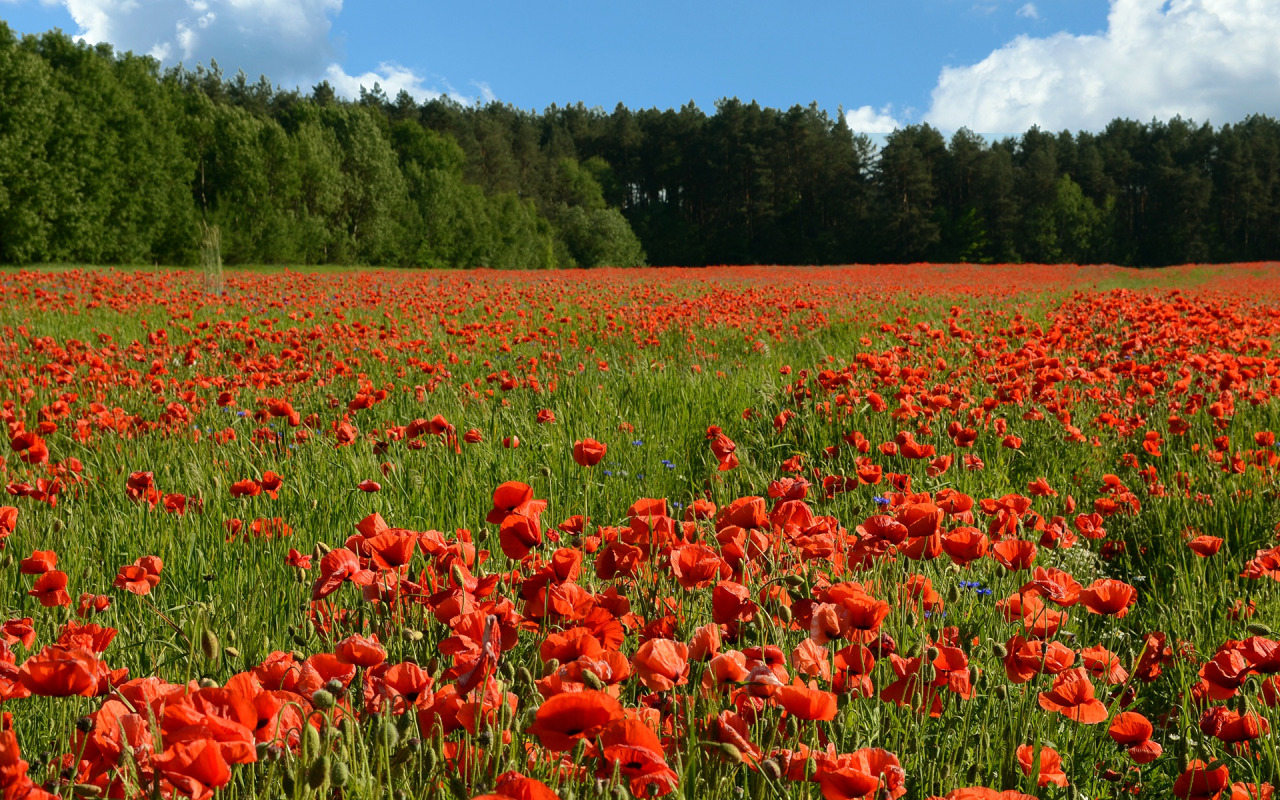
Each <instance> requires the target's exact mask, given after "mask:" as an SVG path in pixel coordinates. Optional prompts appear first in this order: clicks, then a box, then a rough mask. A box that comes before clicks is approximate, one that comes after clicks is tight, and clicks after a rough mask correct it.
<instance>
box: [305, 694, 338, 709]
mask: <svg viewBox="0 0 1280 800" xmlns="http://www.w3.org/2000/svg"><path fill="white" fill-rule="evenodd" d="M334 702H335V700H334V697H333V695H332V694H330V693H329V692H328V691H326V690H324V689H316V690H315V691H314V692H313V693H312V694H311V704H312V705H313V706H315V707H316V708H318V709H320V710H321V711H328V710H329V709H331V708H333V704H334Z"/></svg>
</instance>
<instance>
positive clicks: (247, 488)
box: [231, 478, 262, 497]
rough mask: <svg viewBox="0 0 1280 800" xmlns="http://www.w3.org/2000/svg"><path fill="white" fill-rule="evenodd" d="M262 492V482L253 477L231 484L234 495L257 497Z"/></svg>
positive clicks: (232, 494)
mask: <svg viewBox="0 0 1280 800" xmlns="http://www.w3.org/2000/svg"><path fill="white" fill-rule="evenodd" d="M260 494H262V484H261V483H258V482H257V481H255V480H254V479H253V478H245V479H243V480H239V481H236V482H235V483H233V484H231V496H232V497H257V496H258V495H260Z"/></svg>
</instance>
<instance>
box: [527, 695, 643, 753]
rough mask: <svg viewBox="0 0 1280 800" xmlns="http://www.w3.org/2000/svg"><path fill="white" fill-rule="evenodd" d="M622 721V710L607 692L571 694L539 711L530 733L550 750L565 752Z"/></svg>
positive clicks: (554, 699)
mask: <svg viewBox="0 0 1280 800" xmlns="http://www.w3.org/2000/svg"><path fill="white" fill-rule="evenodd" d="M622 717H623V713H622V706H621V705H619V704H618V701H617V700H614V699H613V698H612V697H610V696H609V695H607V694H605V693H604V692H597V691H593V690H590V689H588V690H584V691H581V692H568V693H565V694H558V695H556V696H554V697H552V698H550V699H548V700H547V701H546V702H545V703H543V704H542V705H541V706H539V707H538V713H537V714H536V715H535V716H534V721H533V725H531V726H530V727H529V733H531V734H533V735H534V736H536V737H538V741H539V742H541V743H542V746H543V747H545V748H547V749H548V750H552V751H555V752H563V751H565V750H570V749H572V748H573V745H574V743H575V742H577V741H578V740H579V739H593V738H595V736H596V735H597V734H598V733H600V731H602V730H603V729H604V728H605V726H606V725H608V724H609V723H610V722H613V721H614V720H617V719H622Z"/></svg>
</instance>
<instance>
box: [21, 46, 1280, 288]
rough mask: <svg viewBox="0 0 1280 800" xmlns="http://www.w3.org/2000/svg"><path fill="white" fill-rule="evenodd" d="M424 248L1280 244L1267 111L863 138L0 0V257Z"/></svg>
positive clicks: (476, 259)
mask: <svg viewBox="0 0 1280 800" xmlns="http://www.w3.org/2000/svg"><path fill="white" fill-rule="evenodd" d="M210 231H216V232H217V234H218V239H217V241H218V244H219V251H220V255H221V258H222V260H223V261H224V262H225V263H227V264H376V265H386V266H403V267H431V268H470V267H481V266H483V267H491V268H520V269H541V268H554V267H596V266H639V265H642V264H646V263H647V264H654V265H672V266H705V265H716V264H798V265H806V264H845V263H894V262H920V261H932V262H944V263H954V262H975V263H997V262H1035V263H1111V264H1118V265H1135V266H1160V265H1167V264H1178V263H1187V262H1208V261H1215V262H1221V261H1262V260H1269V259H1276V258H1280V122H1278V121H1277V120H1276V119H1274V118H1271V117H1268V116H1264V115H1254V116H1250V117H1248V118H1247V119H1244V120H1243V121H1240V122H1238V123H1230V124H1222V125H1221V126H1219V127H1215V126H1214V125H1212V124H1210V123H1208V122H1203V123H1195V122H1192V121H1190V120H1185V119H1182V118H1174V119H1172V120H1167V121H1161V120H1152V121H1150V122H1140V121H1135V120H1127V119H1117V120H1114V121H1112V122H1111V123H1110V124H1109V125H1108V126H1107V127H1106V128H1105V129H1104V130H1102V131H1098V132H1077V133H1074V134H1073V133H1071V132H1069V131H1062V132H1058V133H1053V132H1049V131H1044V130H1040V129H1038V128H1032V129H1031V130H1028V131H1026V132H1025V133H1023V134H1022V135H1021V136H1017V137H1015V136H1007V137H1003V138H998V139H992V138H990V137H984V136H980V135H978V134H975V133H973V132H971V131H968V130H965V129H961V130H960V131H958V132H956V133H954V134H953V135H951V136H950V137H947V136H945V135H944V134H943V133H942V132H940V131H938V130H937V129H935V128H933V127H931V126H929V125H927V124H918V125H910V126H908V127H905V128H902V129H899V130H898V131H896V132H894V133H892V134H890V135H888V136H887V137H884V138H883V141H881V142H879V143H874V142H873V141H872V139H871V138H870V137H868V136H866V135H863V134H859V133H856V132H854V131H852V130H850V129H849V127H848V125H847V124H846V123H845V120H844V115H843V113H837V114H835V115H834V116H832V115H830V114H828V113H827V112H826V111H824V110H822V109H819V108H818V107H817V106H816V104H811V105H809V106H803V105H796V106H793V107H792V108H790V109H787V110H781V109H773V108H766V107H761V106H759V105H758V104H756V103H754V102H751V103H747V102H742V101H740V100H738V99H724V100H721V101H720V102H718V103H717V104H716V106H715V109H714V113H711V114H707V113H705V112H704V111H703V110H701V109H699V108H698V107H697V106H696V105H695V104H694V103H692V102H690V103H688V104H686V105H685V106H683V107H681V108H680V109H678V110H677V109H667V110H658V109H638V110H632V109H628V108H626V107H625V106H623V105H621V104H619V105H618V106H617V107H616V108H614V109H613V110H612V111H605V110H603V109H599V108H588V107H585V106H584V105H582V104H574V105H567V106H557V105H552V106H551V107H549V108H547V109H545V110H544V111H542V112H540V113H539V112H535V111H527V110H522V109H519V108H515V107H512V106H511V105H508V104H503V103H499V102H492V103H489V104H487V105H464V104H461V103H458V102H456V101H454V100H450V99H448V98H438V99H432V100H429V101H427V102H423V103H419V102H417V101H415V100H414V98H412V97H411V96H410V95H408V94H407V93H404V92H401V93H400V94H398V95H397V96H396V97H388V96H387V94H386V93H385V92H383V91H382V90H381V88H380V87H377V86H375V87H374V88H373V89H372V90H368V91H362V94H361V96H360V98H359V99H357V100H344V99H342V98H340V97H338V96H337V95H336V94H335V92H334V90H333V88H332V87H331V86H330V85H328V84H327V83H321V84H319V85H316V86H314V87H312V88H311V89H310V91H307V92H302V91H300V90H284V89H281V88H279V87H275V86H273V84H272V83H271V81H270V80H269V79H268V78H267V77H266V76H263V77H262V78H260V79H259V80H258V81H256V82H253V81H251V80H250V79H248V77H247V76H245V75H244V74H243V73H239V74H237V75H236V76H234V77H227V76H225V75H224V74H223V73H222V72H221V71H220V70H219V69H218V67H217V65H216V63H213V64H210V66H209V67H208V68H205V67H203V66H200V67H197V68H196V69H194V70H189V69H184V68H180V67H179V68H170V69H164V68H162V67H161V65H160V64H159V62H157V61H156V60H155V59H152V58H150V57H146V56H138V55H134V54H131V53H124V54H121V53H118V52H116V51H114V50H113V48H111V47H110V46H109V45H105V44H102V45H97V46H90V45H88V44H85V43H83V42H76V41H73V40H72V38H71V37H69V36H67V35H65V34H63V33H61V32H57V31H54V32H49V33H45V34H42V35H39V36H30V35H28V36H23V37H18V36H17V35H16V34H14V33H13V32H12V30H11V29H10V28H9V27H8V26H6V25H5V24H4V23H3V22H2V21H0V263H4V264H39V263H80V264H173V265H184V264H194V263H196V262H197V261H198V259H199V258H200V256H201V249H202V247H206V248H207V247H208V246H209V242H210V241H211V239H210V236H209V233H210Z"/></svg>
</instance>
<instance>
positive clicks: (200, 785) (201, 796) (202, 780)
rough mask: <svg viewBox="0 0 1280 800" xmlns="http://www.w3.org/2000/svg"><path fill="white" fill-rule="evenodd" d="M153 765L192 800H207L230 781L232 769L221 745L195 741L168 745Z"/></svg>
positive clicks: (206, 741) (158, 754)
mask: <svg viewBox="0 0 1280 800" xmlns="http://www.w3.org/2000/svg"><path fill="white" fill-rule="evenodd" d="M151 763H152V764H153V765H154V767H155V769H156V770H157V771H158V772H159V773H160V775H161V776H163V778H164V779H165V780H166V781H168V782H169V784H171V785H172V786H173V787H174V788H175V789H177V790H178V791H179V792H181V793H182V794H184V795H186V796H187V797H190V798H191V799H192V800H206V798H209V797H212V796H213V793H214V790H216V789H220V788H222V787H223V786H226V785H227V784H228V783H230V781H231V767H230V765H228V764H227V760H226V759H225V758H224V757H223V755H222V750H221V748H220V746H219V744H218V742H216V741H214V740H213V739H207V738H195V739H185V740H178V741H166V743H165V749H164V752H162V753H157V754H155V755H153V756H151Z"/></svg>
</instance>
